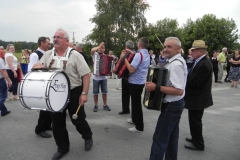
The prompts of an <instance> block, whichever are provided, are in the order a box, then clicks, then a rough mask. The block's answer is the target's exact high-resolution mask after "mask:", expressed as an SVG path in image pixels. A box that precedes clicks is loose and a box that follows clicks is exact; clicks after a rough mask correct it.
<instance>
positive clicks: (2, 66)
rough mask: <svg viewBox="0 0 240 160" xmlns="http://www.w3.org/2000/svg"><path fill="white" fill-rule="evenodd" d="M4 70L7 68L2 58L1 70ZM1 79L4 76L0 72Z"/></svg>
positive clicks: (0, 62) (0, 60)
mask: <svg viewBox="0 0 240 160" xmlns="http://www.w3.org/2000/svg"><path fill="white" fill-rule="evenodd" d="M3 69H5V67H4V61H3V59H2V58H0V70H3ZM1 78H3V76H2V74H1V72H0V79H1Z"/></svg>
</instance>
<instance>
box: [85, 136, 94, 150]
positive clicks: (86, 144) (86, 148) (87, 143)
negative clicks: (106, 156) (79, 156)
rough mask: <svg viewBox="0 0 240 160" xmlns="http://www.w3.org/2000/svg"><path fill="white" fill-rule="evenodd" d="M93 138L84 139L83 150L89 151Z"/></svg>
mask: <svg viewBox="0 0 240 160" xmlns="http://www.w3.org/2000/svg"><path fill="white" fill-rule="evenodd" d="M92 145H93V140H92V138H91V139H90V140H85V151H89V150H90V149H91V148H92Z"/></svg>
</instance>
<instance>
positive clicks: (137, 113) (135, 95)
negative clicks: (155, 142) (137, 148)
mask: <svg viewBox="0 0 240 160" xmlns="http://www.w3.org/2000/svg"><path fill="white" fill-rule="evenodd" d="M129 87H130V95H131V103H132V121H133V123H134V124H135V125H136V129H137V130H140V131H143V128H144V125H143V111H142V100H141V98H142V97H141V95H142V92H143V87H144V84H132V83H129Z"/></svg>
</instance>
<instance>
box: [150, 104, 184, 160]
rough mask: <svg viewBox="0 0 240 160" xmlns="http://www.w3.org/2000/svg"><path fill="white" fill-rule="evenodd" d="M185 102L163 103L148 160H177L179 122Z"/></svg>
mask: <svg viewBox="0 0 240 160" xmlns="http://www.w3.org/2000/svg"><path fill="white" fill-rule="evenodd" d="M184 105H185V102H184V100H183V99H181V100H179V101H176V102H171V103H163V105H162V108H161V113H160V115H159V117H158V121H157V126H156V128H155V132H154V135H153V143H152V148H151V154H150V160H162V159H163V157H164V154H165V160H177V154H178V138H179V122H180V118H181V115H182V111H183V108H184Z"/></svg>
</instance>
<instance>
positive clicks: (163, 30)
mask: <svg viewBox="0 0 240 160" xmlns="http://www.w3.org/2000/svg"><path fill="white" fill-rule="evenodd" d="M143 36H144V37H147V38H148V39H149V49H150V50H153V51H154V52H155V53H159V51H160V50H163V43H164V40H165V39H166V38H167V37H178V38H179V39H180V40H183V38H182V29H180V28H179V26H178V22H177V20H176V19H169V18H165V19H163V20H158V21H157V22H156V24H151V23H150V24H148V25H147V26H146V27H145V28H143V29H142V31H141V32H139V34H138V37H139V38H140V37H143ZM158 39H159V40H160V42H161V43H162V44H161V43H160V42H159V40H158Z"/></svg>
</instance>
